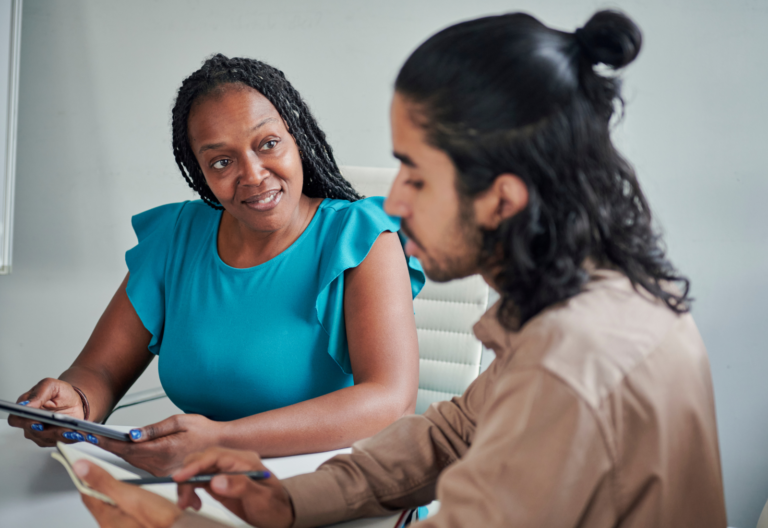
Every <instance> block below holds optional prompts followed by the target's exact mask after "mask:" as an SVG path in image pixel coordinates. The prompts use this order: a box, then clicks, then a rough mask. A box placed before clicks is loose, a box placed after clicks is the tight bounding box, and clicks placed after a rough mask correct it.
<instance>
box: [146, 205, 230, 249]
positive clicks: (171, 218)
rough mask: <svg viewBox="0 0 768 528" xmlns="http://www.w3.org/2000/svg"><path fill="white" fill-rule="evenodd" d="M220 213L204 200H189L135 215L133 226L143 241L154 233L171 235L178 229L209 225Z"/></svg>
mask: <svg viewBox="0 0 768 528" xmlns="http://www.w3.org/2000/svg"><path fill="white" fill-rule="evenodd" d="M218 213H219V212H218V211H217V210H215V209H213V208H212V207H210V206H208V205H206V204H205V202H203V201H202V200H191V201H190V200H187V201H184V202H176V203H169V204H164V205H160V206H158V207H153V208H152V209H148V210H146V211H144V212H142V213H139V214H137V215H135V216H134V217H133V218H132V219H131V224H132V225H133V230H134V231H135V232H136V236H137V237H138V238H139V240H141V239H142V238H144V237H146V236H148V235H150V234H152V233H158V232H162V233H166V234H168V235H171V234H172V233H173V232H174V231H176V230H177V229H178V228H182V229H184V228H188V227H191V226H193V225H194V224H197V223H204V224H208V223H209V222H210V221H211V220H212V219H213V218H214V217H215V216H216V215H217V214H218Z"/></svg>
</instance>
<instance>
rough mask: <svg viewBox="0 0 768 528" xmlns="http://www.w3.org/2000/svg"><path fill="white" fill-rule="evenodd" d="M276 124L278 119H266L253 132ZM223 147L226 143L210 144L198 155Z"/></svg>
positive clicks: (199, 151)
mask: <svg viewBox="0 0 768 528" xmlns="http://www.w3.org/2000/svg"><path fill="white" fill-rule="evenodd" d="M275 122H277V119H275V118H274V117H268V118H266V119H264V120H263V121H261V122H259V123H258V124H257V125H256V126H255V127H253V128H252V129H251V132H253V131H255V130H258V129H260V128H261V127H263V126H264V125H266V124H267V123H275ZM223 146H224V143H209V144H208V145H203V146H202V147H200V149H199V150H198V151H197V154H198V155H200V154H202V153H203V152H205V151H206V150H216V149H219V148H221V147H223Z"/></svg>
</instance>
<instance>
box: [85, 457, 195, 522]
mask: <svg viewBox="0 0 768 528" xmlns="http://www.w3.org/2000/svg"><path fill="white" fill-rule="evenodd" d="M72 469H74V471H75V474H76V475H77V476H78V477H80V479H81V480H82V481H83V482H85V483H86V484H88V485H89V486H90V487H91V488H93V489H94V490H96V491H98V492H101V493H103V494H104V495H106V496H107V497H109V498H110V499H112V500H113V501H115V504H116V506H111V505H109V504H107V503H105V502H102V501H100V500H99V499H96V498H94V497H90V496H88V495H82V498H83V503H84V504H85V506H86V507H87V508H88V509H89V510H90V511H91V514H93V516H94V517H95V518H96V521H97V522H98V523H99V526H101V528H168V527H170V526H173V524H174V523H175V522H176V520H177V519H178V518H179V517H181V514H182V512H181V510H180V509H179V508H178V507H177V506H176V505H175V504H173V503H172V502H170V501H168V500H166V499H164V498H163V497H161V496H159V495H156V494H154V493H152V492H150V491H146V490H143V489H141V488H140V487H138V486H133V485H131V484H125V483H123V482H120V481H118V480H115V479H114V478H113V477H112V476H111V475H110V474H109V473H107V472H106V471H104V470H103V469H101V468H100V467H98V466H96V465H94V464H91V463H90V462H86V461H85V460H78V461H77V462H75V464H74V465H73V467H72Z"/></svg>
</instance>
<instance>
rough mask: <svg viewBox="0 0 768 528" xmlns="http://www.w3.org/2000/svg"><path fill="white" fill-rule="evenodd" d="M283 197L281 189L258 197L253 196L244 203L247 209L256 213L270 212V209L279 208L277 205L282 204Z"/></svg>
mask: <svg viewBox="0 0 768 528" xmlns="http://www.w3.org/2000/svg"><path fill="white" fill-rule="evenodd" d="M282 197H283V191H282V190H281V189H274V190H272V191H267V192H265V193H261V194H257V195H256V196H251V197H250V198H248V199H247V200H244V201H243V203H244V204H245V205H246V207H248V208H250V209H253V210H255V211H269V210H270V209H274V208H275V207H277V204H279V203H280V199H281V198H282Z"/></svg>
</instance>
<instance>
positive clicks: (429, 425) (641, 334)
mask: <svg viewBox="0 0 768 528" xmlns="http://www.w3.org/2000/svg"><path fill="white" fill-rule="evenodd" d="M640 45H641V35H640V31H639V29H638V28H637V26H636V25H635V24H634V23H633V22H632V21H631V20H629V19H628V18H627V17H626V16H624V15H622V14H620V13H616V12H611V11H601V12H598V13H596V14H595V15H594V16H593V17H592V18H591V19H590V20H589V21H588V22H587V24H586V25H585V26H584V27H583V28H581V29H579V30H577V31H576V32H575V33H574V34H569V33H564V32H560V31H555V30H552V29H550V28H547V27H546V26H544V25H542V24H541V23H540V22H538V21H537V20H536V19H534V18H532V17H530V16H528V15H521V14H511V15H504V16H500V17H489V18H484V19H479V20H474V21H470V22H466V23H462V24H458V25H456V26H453V27H451V28H448V29H446V30H444V31H442V32H440V33H438V34H437V35H435V36H433V37H431V38H430V39H429V40H428V41H427V42H425V43H424V44H422V45H421V46H420V47H419V48H418V49H417V50H416V51H415V52H414V53H413V55H412V56H411V57H410V58H409V59H408V61H407V62H406V64H405V65H404V66H403V68H402V70H401V71H400V74H399V75H398V79H397V82H396V85H395V88H396V92H395V96H394V99H393V103H392V112H391V120H392V137H393V146H394V153H395V157H396V158H398V159H399V160H400V162H401V170H400V172H399V174H398V176H397V179H396V181H395V183H394V185H393V187H392V190H391V191H390V195H389V197H388V198H387V202H386V205H385V208H386V209H387V211H388V212H389V213H390V214H393V215H397V216H400V217H402V219H403V223H402V225H403V231H404V232H405V233H406V234H407V235H408V237H409V242H408V244H407V245H406V250H407V251H408V252H409V253H411V254H413V255H415V256H417V257H418V258H419V259H420V260H421V262H422V264H423V267H424V269H425V271H426V273H427V275H428V276H430V277H431V278H433V279H434V280H439V281H447V280H451V279H453V278H458V277H464V276H467V275H470V274H473V273H480V274H482V276H483V277H484V278H485V280H486V281H487V282H488V283H489V284H490V285H491V286H492V287H493V288H495V289H496V290H497V291H498V292H499V294H500V301H499V302H498V303H497V304H496V305H495V306H493V307H492V308H491V309H490V310H489V311H488V312H487V313H486V314H485V315H484V316H483V317H482V319H481V320H480V321H479V322H478V323H477V324H476V325H475V334H476V335H477V337H478V338H479V339H480V340H481V341H483V343H484V344H485V345H486V346H487V347H489V348H491V349H493V350H494V351H495V353H496V360H495V361H494V362H493V363H492V364H491V366H490V368H489V369H488V370H487V371H486V372H484V373H483V374H481V375H480V376H479V377H478V378H477V380H475V382H474V383H472V385H471V386H470V387H469V388H468V389H467V390H466V392H465V393H464V394H463V395H462V396H461V397H459V398H454V399H453V400H452V401H450V402H440V403H437V404H435V405H433V406H432V407H430V409H428V410H427V411H426V412H425V413H424V415H422V416H415V415H414V416H407V417H404V418H402V419H400V420H398V421H397V422H396V423H395V424H393V425H391V426H390V427H388V428H387V429H385V430H384V431H383V432H381V433H380V434H378V435H376V436H374V437H373V438H370V439H368V440H364V441H362V442H358V443H357V444H355V446H354V449H353V452H352V454H350V455H344V456H339V457H336V458H334V459H333V460H331V461H329V462H327V463H326V464H324V465H323V466H321V468H320V469H318V471H316V472H315V473H311V474H308V475H301V476H298V477H294V478H290V479H286V480H285V481H282V482H281V481H278V480H277V479H276V478H271V479H268V480H266V481H263V482H259V483H256V482H251V481H249V480H248V479H246V478H245V477H233V476H218V477H216V478H214V479H213V480H212V482H211V484H210V485H209V486H208V487H207V489H208V490H209V491H210V492H211V493H212V494H213V495H214V496H215V497H217V498H218V499H219V500H221V501H222V502H223V503H224V505H225V506H227V507H228V508H230V509H231V510H232V511H234V512H235V513H237V514H238V515H239V516H240V517H242V518H243V519H245V520H247V521H248V522H250V523H251V524H257V525H258V526H261V527H264V528H270V527H289V526H294V527H305V526H316V525H322V524H329V523H334V522H338V521H342V520H346V519H351V518H356V517H363V516H374V515H382V514H386V513H389V512H392V511H393V510H397V509H401V508H409V507H414V506H418V505H423V504H426V503H429V502H430V501H432V500H433V499H435V498H437V499H438V500H440V503H441V508H440V510H439V512H438V513H437V514H435V515H434V516H432V517H431V518H429V519H427V520H426V521H423V522H422V523H420V526H424V527H425V528H442V527H452V526H483V527H502V526H515V527H534V526H537V527H549V526H563V527H584V526H590V527H614V526H619V527H630V526H653V527H681V526H696V527H699V528H700V527H709V526H712V527H724V526H725V525H726V520H725V507H724V499H723V490H722V478H721V469H720V461H719V452H718V442H717V432H716V424H715V415H714V399H713V394H712V385H711V379H710V372H709V364H708V361H707V356H706V351H705V349H704V345H703V343H702V342H701V338H700V336H699V334H698V331H697V329H696V326H695V324H694V322H693V319H692V318H691V316H690V314H688V306H689V304H690V299H689V298H688V281H687V279H685V278H684V277H683V276H681V275H680V274H679V273H678V272H677V271H676V270H675V269H674V267H673V266H672V265H671V263H670V262H669V261H668V260H667V259H666V258H665V256H664V252H663V250H662V249H661V246H660V239H659V237H658V235H656V234H655V233H654V232H653V229H652V227H651V225H652V224H651V215H650V212H649V208H648V204H647V202H646V201H645V198H644V196H643V194H642V191H641V190H640V187H639V184H638V183H637V179H636V178H635V175H634V172H633V171H632V169H631V167H630V166H629V165H628V164H627V163H626V161H624V160H623V158H621V156H620V155H619V154H618V152H617V151H616V150H615V149H614V148H613V145H612V144H611V141H610V133H609V123H610V119H611V117H612V115H613V110H614V103H615V101H616V100H618V98H619V83H618V81H617V80H616V79H615V78H612V77H607V76H602V75H600V74H599V73H597V72H596V71H595V70H594V68H593V66H594V65H595V64H597V63H603V64H605V65H607V66H610V67H613V68H620V67H623V66H625V65H627V64H628V63H630V62H631V61H632V60H633V59H634V58H635V57H636V56H637V54H638V52H639V50H640ZM675 282H676V283H678V284H681V285H682V289H681V290H680V289H677V288H676V287H675V286H674V285H673V283H675ZM261 468H263V466H262V465H261V461H260V460H259V458H258V456H257V455H256V454H253V453H242V452H237V451H230V450H224V449H212V450H209V451H206V452H204V453H201V454H198V455H194V456H193V457H191V458H190V459H189V460H188V461H187V463H186V466H185V467H184V468H183V469H182V470H180V471H179V472H177V473H176V474H175V475H174V478H175V479H176V480H177V481H181V480H184V479H186V478H188V477H190V476H192V475H194V474H197V473H211V472H228V471H244V470H252V469H261ZM75 469H76V471H77V472H78V474H80V475H81V476H82V478H83V479H84V480H85V481H87V482H88V483H89V484H90V485H92V486H93V487H94V488H96V489H97V490H99V491H101V492H103V493H105V494H106V495H108V496H110V497H112V498H113V499H114V500H115V501H116V503H117V506H118V507H117V508H114V507H110V506H106V505H105V504H103V503H100V502H98V501H95V500H94V499H91V498H84V500H85V501H86V504H87V505H88V506H89V508H91V510H92V512H93V513H94V515H95V516H96V517H97V519H99V521H100V522H101V523H102V525H105V526H111V525H115V526H122V525H126V526H134V525H136V526H171V525H173V526H193V525H197V524H195V523H201V524H200V525H201V526H203V525H206V524H204V523H206V522H207V521H203V520H201V519H199V518H196V517H195V516H193V515H189V514H182V512H181V510H180V509H179V508H178V507H176V506H175V505H172V504H170V503H168V502H166V501H162V500H160V499H158V498H155V497H149V496H148V494H147V493H145V492H143V491H142V490H137V489H133V488H128V487H126V486H124V485H121V484H119V483H117V482H115V481H113V480H111V479H109V478H108V477H107V476H105V475H104V474H103V472H102V471H100V470H99V469H98V468H95V467H90V466H88V465H86V464H82V465H77V466H76V468H75ZM180 493H181V498H180V506H182V507H185V506H189V505H191V506H196V505H198V504H199V500H198V499H197V497H196V496H195V495H194V493H193V490H192V489H190V488H189V487H187V486H182V487H181V492H180Z"/></svg>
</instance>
